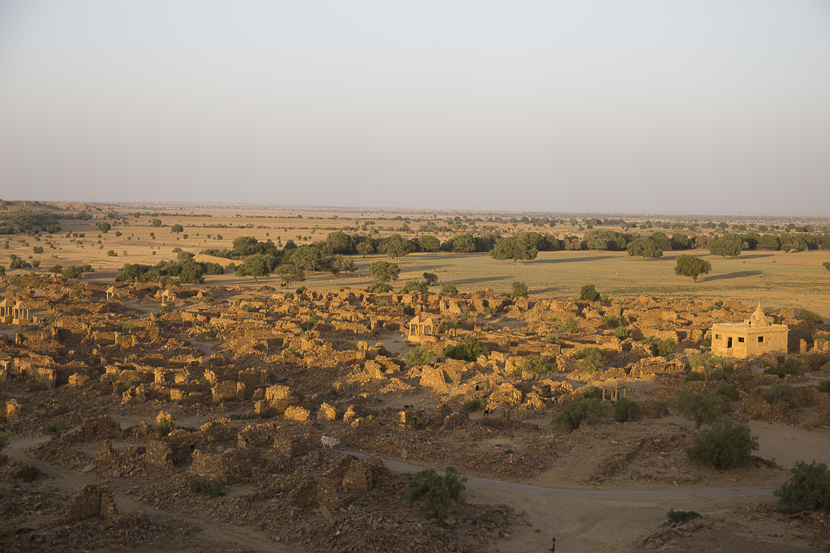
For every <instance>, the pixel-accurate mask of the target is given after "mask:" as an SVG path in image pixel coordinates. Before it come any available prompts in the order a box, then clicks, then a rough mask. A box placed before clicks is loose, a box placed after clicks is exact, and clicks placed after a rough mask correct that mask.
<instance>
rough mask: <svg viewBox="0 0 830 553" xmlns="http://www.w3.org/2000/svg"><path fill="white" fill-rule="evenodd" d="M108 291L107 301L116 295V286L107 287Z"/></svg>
mask: <svg viewBox="0 0 830 553" xmlns="http://www.w3.org/2000/svg"><path fill="white" fill-rule="evenodd" d="M106 293H107V301H109V300H111V299H113V298H114V297H115V293H116V290H115V286H110V287H109V288H107V290H106Z"/></svg>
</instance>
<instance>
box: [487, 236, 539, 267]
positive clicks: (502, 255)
mask: <svg viewBox="0 0 830 553" xmlns="http://www.w3.org/2000/svg"><path fill="white" fill-rule="evenodd" d="M534 234H535V233H534ZM532 242H533V241H532V239H531V238H530V237H529V236H528V235H526V234H523V235H521V236H511V237H508V238H502V239H501V240H499V241H498V242H496V244H495V246H494V247H493V249H492V250H490V257H492V258H493V259H499V260H505V259H512V260H513V263H516V262H517V261H527V260H531V259H536V256H537V255H538V253H539V250H538V249H536V247H535V246H534V245H533V243H532Z"/></svg>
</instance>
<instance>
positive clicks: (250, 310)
mask: <svg viewBox="0 0 830 553" xmlns="http://www.w3.org/2000/svg"><path fill="white" fill-rule="evenodd" d="M239 309H241V310H242V311H245V312H246V313H253V312H254V311H259V309H258V308H257V307H256V306H255V305H252V304H250V303H243V304H242V305H240V306H239Z"/></svg>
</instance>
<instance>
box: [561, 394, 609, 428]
mask: <svg viewBox="0 0 830 553" xmlns="http://www.w3.org/2000/svg"><path fill="white" fill-rule="evenodd" d="M612 413H613V409H611V406H610V405H607V404H605V403H601V402H600V400H598V399H593V398H584V399H582V400H581V401H572V402H570V403H567V404H566V405H565V409H564V411H562V412H561V413H559V414H558V415H556V416H555V417H553V419H551V424H558V425H561V426H564V427H566V428H568V430H570V431H574V430H576V429H577V428H579V425H580V424H582V423H583V422H588V423H591V422H593V421H594V420H596V419H599V418H605V417H610V416H611V415H612Z"/></svg>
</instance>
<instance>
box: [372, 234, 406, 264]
mask: <svg viewBox="0 0 830 553" xmlns="http://www.w3.org/2000/svg"><path fill="white" fill-rule="evenodd" d="M413 251H415V246H414V245H413V244H412V243H411V242H409V241H408V240H405V239H404V238H403V237H402V236H401V235H400V234H393V235H391V236H389V237H387V238H384V239H383V240H381V241H380V243H379V244H378V252H380V253H382V254H386V255H387V256H389V257H394V258H395V259H396V260H397V259H399V258H401V257H403V256H405V255H406V254H408V253H412V252H413Z"/></svg>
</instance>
